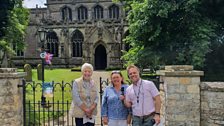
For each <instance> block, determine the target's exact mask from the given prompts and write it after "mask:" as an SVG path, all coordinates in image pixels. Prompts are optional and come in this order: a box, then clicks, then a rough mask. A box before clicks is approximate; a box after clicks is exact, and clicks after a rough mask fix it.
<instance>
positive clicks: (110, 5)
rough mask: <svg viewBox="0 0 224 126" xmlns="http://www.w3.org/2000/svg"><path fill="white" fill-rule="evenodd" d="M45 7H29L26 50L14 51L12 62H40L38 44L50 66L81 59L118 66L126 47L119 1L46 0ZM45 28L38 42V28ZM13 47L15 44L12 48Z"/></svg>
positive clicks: (74, 63)
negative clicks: (43, 38) (50, 54)
mask: <svg viewBox="0 0 224 126" xmlns="http://www.w3.org/2000/svg"><path fill="white" fill-rule="evenodd" d="M45 5H46V6H47V7H46V8H38V6H37V7H36V8H33V9H30V22H29V26H28V28H27V35H26V38H25V42H26V49H25V50H24V52H21V51H17V56H16V57H14V58H13V63H14V64H15V65H17V66H19V65H20V66H22V65H24V63H29V64H31V65H32V66H34V67H36V66H37V64H41V58H40V52H41V51H40V50H41V47H42V48H44V49H45V50H46V51H47V52H49V53H52V54H53V59H52V65H53V67H74V66H81V65H82V64H83V63H84V62H88V63H91V64H93V66H94V68H95V69H105V68H118V67H121V66H122V60H121V59H120V58H121V55H122V51H121V50H127V49H128V46H127V45H126V44H125V43H124V42H123V38H124V37H125V36H126V35H127V34H128V23H127V20H126V15H127V14H126V12H125V11H124V10H123V9H122V8H123V3H114V2H112V0H47V2H46V4H45ZM40 29H42V30H43V29H44V30H45V31H46V39H45V40H44V41H40V38H39V32H38V31H39V30H40ZM14 49H15V50H16V47H15V48H14Z"/></svg>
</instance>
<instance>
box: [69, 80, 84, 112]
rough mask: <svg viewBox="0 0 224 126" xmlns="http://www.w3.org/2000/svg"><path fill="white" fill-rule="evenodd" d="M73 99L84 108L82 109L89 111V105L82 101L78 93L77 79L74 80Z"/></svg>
mask: <svg viewBox="0 0 224 126" xmlns="http://www.w3.org/2000/svg"><path fill="white" fill-rule="evenodd" d="M72 100H73V103H74V104H76V105H78V106H79V107H80V108H81V109H82V111H84V112H86V111H87V106H86V105H85V103H83V102H82V100H81V98H80V95H79V93H78V84H77V83H76V82H75V81H74V82H73V88H72Z"/></svg>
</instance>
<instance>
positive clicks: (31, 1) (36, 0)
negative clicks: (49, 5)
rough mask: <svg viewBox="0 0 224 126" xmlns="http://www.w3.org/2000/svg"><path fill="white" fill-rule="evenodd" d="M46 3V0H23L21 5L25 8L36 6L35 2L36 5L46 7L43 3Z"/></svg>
mask: <svg viewBox="0 0 224 126" xmlns="http://www.w3.org/2000/svg"><path fill="white" fill-rule="evenodd" d="M45 3H46V0H24V1H23V6H24V7H26V8H36V4H38V7H41V8H43V7H46V6H44V4H45Z"/></svg>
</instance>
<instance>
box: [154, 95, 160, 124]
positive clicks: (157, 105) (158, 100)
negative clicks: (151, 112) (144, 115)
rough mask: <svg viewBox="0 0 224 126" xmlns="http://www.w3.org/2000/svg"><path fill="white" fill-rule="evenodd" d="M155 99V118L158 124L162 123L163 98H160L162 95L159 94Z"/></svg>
mask: <svg viewBox="0 0 224 126" xmlns="http://www.w3.org/2000/svg"><path fill="white" fill-rule="evenodd" d="M154 100H155V112H156V114H155V116H154V119H155V121H156V124H159V123H160V108H161V99H160V95H157V96H155V97H154Z"/></svg>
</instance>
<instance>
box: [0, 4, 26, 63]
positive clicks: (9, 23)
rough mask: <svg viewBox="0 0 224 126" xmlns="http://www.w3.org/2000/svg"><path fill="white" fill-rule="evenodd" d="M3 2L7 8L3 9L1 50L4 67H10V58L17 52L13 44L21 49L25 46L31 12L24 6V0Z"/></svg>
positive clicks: (0, 38)
mask: <svg viewBox="0 0 224 126" xmlns="http://www.w3.org/2000/svg"><path fill="white" fill-rule="evenodd" d="M1 2H3V5H4V7H5V10H1V12H2V13H5V15H3V20H4V22H5V23H2V24H1V33H2V34H1V37H0V50H1V51H2V52H3V55H2V58H1V59H2V67H8V63H7V61H8V58H10V56H11V55H13V54H15V52H14V51H13V49H12V45H13V44H15V45H16V46H17V47H18V49H19V50H23V49H24V47H25V44H24V35H25V30H26V27H27V25H28V14H29V13H28V10H27V9H25V8H23V7H22V0H11V1H10V2H8V3H7V2H5V1H1ZM4 2H5V3H4ZM1 5H2V4H1ZM4 16H5V17H4ZM3 61H4V62H3Z"/></svg>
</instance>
